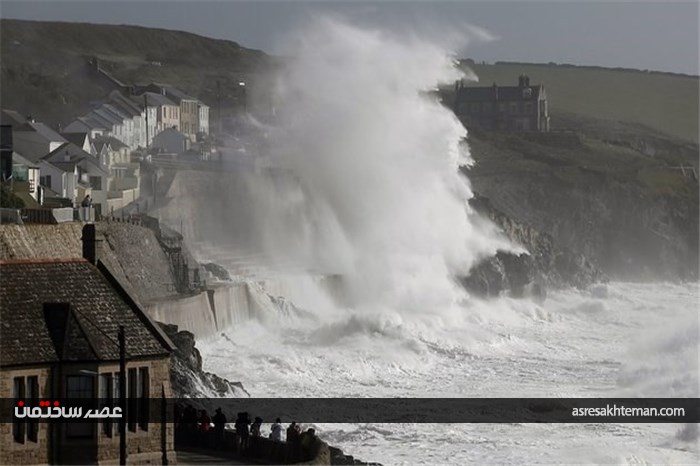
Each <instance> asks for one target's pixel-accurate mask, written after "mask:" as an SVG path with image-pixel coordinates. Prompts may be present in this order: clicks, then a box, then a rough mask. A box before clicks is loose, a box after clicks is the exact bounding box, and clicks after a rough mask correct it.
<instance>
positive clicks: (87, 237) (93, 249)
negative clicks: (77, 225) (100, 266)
mask: <svg viewBox="0 0 700 466" xmlns="http://www.w3.org/2000/svg"><path fill="white" fill-rule="evenodd" d="M81 239H82V241H83V258H85V259H86V260H87V261H88V262H90V263H91V264H94V265H97V261H98V259H99V256H100V248H101V245H100V243H101V242H102V239H98V238H97V230H96V228H95V224H94V223H88V224H86V225H85V226H84V227H83V237H82V238H81Z"/></svg>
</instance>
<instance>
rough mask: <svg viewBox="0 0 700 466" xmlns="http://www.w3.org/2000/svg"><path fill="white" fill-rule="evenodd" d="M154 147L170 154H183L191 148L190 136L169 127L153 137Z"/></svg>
mask: <svg viewBox="0 0 700 466" xmlns="http://www.w3.org/2000/svg"><path fill="white" fill-rule="evenodd" d="M153 147H154V148H156V149H158V150H159V151H160V152H164V153H168V154H181V153H183V152H185V151H186V150H188V149H189V148H190V138H188V137H187V136H185V135H184V134H182V133H181V132H180V131H178V130H176V129H175V128H168V129H166V130H164V131H161V132H160V133H158V135H157V136H156V137H155V138H153Z"/></svg>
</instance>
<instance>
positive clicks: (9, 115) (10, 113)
mask: <svg viewBox="0 0 700 466" xmlns="http://www.w3.org/2000/svg"><path fill="white" fill-rule="evenodd" d="M26 121H27V118H26V117H25V116H24V115H22V114H21V113H19V112H16V111H14V110H9V109H6V108H3V109H2V113H0V124H3V125H11V126H19V125H23V124H24V123H26Z"/></svg>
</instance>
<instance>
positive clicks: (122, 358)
mask: <svg viewBox="0 0 700 466" xmlns="http://www.w3.org/2000/svg"><path fill="white" fill-rule="evenodd" d="M119 407H120V408H121V410H122V417H121V418H120V419H119V464H120V465H125V464H126V339H125V338H124V326H123V325H120V326H119Z"/></svg>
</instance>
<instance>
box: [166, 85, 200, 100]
mask: <svg viewBox="0 0 700 466" xmlns="http://www.w3.org/2000/svg"><path fill="white" fill-rule="evenodd" d="M165 94H166V95H167V96H168V97H170V98H171V99H173V100H174V101H176V102H178V103H179V102H180V101H182V100H197V98H196V97H192V96H191V95H189V94H187V93H185V92H183V91H181V90H180V89H177V88H175V87H166V88H165Z"/></svg>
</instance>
